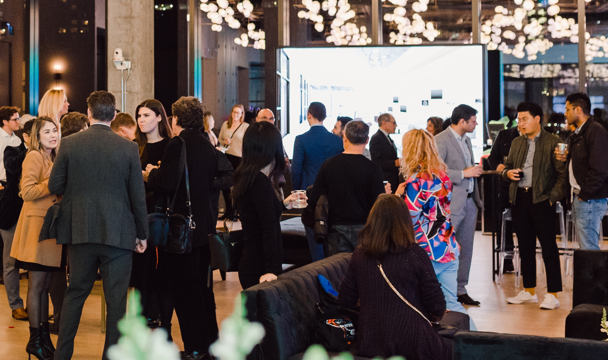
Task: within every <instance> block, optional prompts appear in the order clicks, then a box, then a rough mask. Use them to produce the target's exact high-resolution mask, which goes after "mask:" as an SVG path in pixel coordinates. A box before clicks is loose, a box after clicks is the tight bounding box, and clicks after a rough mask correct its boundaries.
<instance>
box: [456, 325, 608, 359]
mask: <svg viewBox="0 0 608 360" xmlns="http://www.w3.org/2000/svg"><path fill="white" fill-rule="evenodd" d="M488 359H492V360H538V359H551V360H580V359H608V343H606V342H603V341H595V340H574V339H564V338H549V337H544V336H529V335H512V334H496V333H486V332H467V331H463V332H459V333H458V334H456V336H455V337H454V360H488Z"/></svg>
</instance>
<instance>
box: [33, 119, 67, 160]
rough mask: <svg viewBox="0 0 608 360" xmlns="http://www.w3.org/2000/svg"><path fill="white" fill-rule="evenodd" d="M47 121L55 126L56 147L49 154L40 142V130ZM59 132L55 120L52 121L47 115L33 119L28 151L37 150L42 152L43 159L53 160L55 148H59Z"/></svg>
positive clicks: (55, 153) (55, 152) (55, 154)
mask: <svg viewBox="0 0 608 360" xmlns="http://www.w3.org/2000/svg"><path fill="white" fill-rule="evenodd" d="M47 123H51V124H53V125H55V127H56V128H57V147H56V148H55V149H53V150H52V151H51V155H50V156H49V155H48V154H47V152H46V149H45V148H44V145H42V143H41V142H40V137H41V136H40V131H41V130H42V128H43V127H44V125H46V124H47ZM60 133H61V131H59V128H58V127H57V124H56V123H55V121H53V119H51V118H50V117H48V116H39V117H38V118H37V119H36V120H34V125H33V126H32V132H31V136H30V144H29V145H30V148H29V149H28V152H30V151H39V152H40V153H42V156H43V157H44V158H45V159H47V160H48V161H49V162H53V161H54V160H55V157H56V156H57V149H58V148H59V142H60V141H61V139H60V138H59V134H60Z"/></svg>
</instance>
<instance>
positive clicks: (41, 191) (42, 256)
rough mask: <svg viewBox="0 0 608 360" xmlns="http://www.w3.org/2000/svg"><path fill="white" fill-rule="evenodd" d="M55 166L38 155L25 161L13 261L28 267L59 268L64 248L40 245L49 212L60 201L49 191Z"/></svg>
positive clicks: (54, 244)
mask: <svg viewBox="0 0 608 360" xmlns="http://www.w3.org/2000/svg"><path fill="white" fill-rule="evenodd" d="M52 166H53V164H52V163H51V162H50V160H49V159H45V158H44V156H43V155H42V153H40V152H39V151H30V152H29V153H28V154H27V156H26V157H25V160H24V161H23V173H22V176H21V193H20V195H21V197H22V198H23V201H24V203H23V208H22V209H21V214H20V215H19V221H18V222H17V227H16V229H15V237H14V238H13V247H12V248H11V257H13V258H15V259H17V260H20V261H24V262H29V263H35V264H40V265H44V266H53V267H59V266H60V265H61V245H58V244H57V242H56V241H55V239H44V241H41V242H39V237H40V230H41V229H42V224H43V223H44V216H45V215H46V212H47V210H48V209H49V208H50V207H51V206H52V205H53V204H55V203H57V201H58V200H59V199H58V197H57V196H56V195H53V193H52V192H50V191H49V187H48V182H49V174H50V172H51V167H52Z"/></svg>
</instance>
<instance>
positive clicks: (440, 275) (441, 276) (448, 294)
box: [431, 260, 477, 331]
mask: <svg viewBox="0 0 608 360" xmlns="http://www.w3.org/2000/svg"><path fill="white" fill-rule="evenodd" d="M431 264H433V269H435V274H436V275H437V280H438V281H439V283H440V284H441V291H443V296H444V297H445V305H446V308H447V309H448V310H450V311H456V312H459V313H463V314H467V315H468V312H467V310H466V309H465V308H464V306H462V304H461V303H459V302H458V297H457V296H456V288H457V287H458V281H457V279H458V260H453V261H450V262H449V263H439V262H437V261H431ZM469 326H470V328H471V329H470V330H471V331H477V327H475V323H474V322H473V319H472V318H471V317H469Z"/></svg>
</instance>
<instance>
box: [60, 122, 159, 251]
mask: <svg viewBox="0 0 608 360" xmlns="http://www.w3.org/2000/svg"><path fill="white" fill-rule="evenodd" d="M49 190H50V192H51V193H52V194H60V195H63V201H62V203H61V211H60V212H59V213H60V214H59V219H58V220H57V243H58V244H89V243H90V244H103V245H109V246H114V247H118V248H122V249H127V250H134V249H135V241H136V238H137V239H147V238H148V219H147V211H146V191H145V189H144V179H143V176H142V173H141V164H140V161H139V149H138V146H137V144H136V143H135V142H132V141H129V140H126V139H123V138H122V137H120V136H119V135H117V134H115V133H114V132H113V131H112V129H111V128H110V127H109V126H106V125H103V124H99V125H92V126H91V127H90V128H89V129H88V130H86V131H82V132H79V133H76V134H74V135H71V136H69V137H67V138H64V139H62V140H61V149H60V150H59V154H58V155H57V158H56V159H55V163H54V166H53V170H52V171H51V177H50V179H49Z"/></svg>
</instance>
